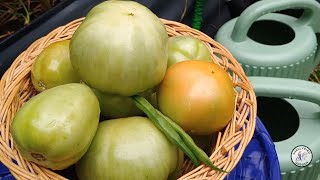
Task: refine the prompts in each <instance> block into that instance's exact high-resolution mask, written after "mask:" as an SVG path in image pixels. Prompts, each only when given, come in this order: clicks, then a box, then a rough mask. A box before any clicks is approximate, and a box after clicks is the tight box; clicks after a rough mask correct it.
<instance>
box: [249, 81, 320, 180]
mask: <svg viewBox="0 0 320 180" xmlns="http://www.w3.org/2000/svg"><path fill="white" fill-rule="evenodd" d="M249 79H250V81H251V83H252V85H253V89H254V91H255V94H256V96H257V97H258V98H261V97H264V98H275V99H278V100H272V101H271V100H269V101H268V103H266V102H267V101H266V100H264V102H265V103H264V104H260V105H261V106H260V107H259V108H258V111H259V110H261V111H265V113H266V114H265V117H261V116H260V118H261V119H262V120H263V121H264V123H266V128H267V129H268V131H269V133H270V135H271V137H272V139H273V141H274V144H275V148H276V152H277V156H278V159H279V162H280V168H281V173H282V180H317V177H318V176H320V106H319V105H320V84H317V83H314V82H310V81H305V80H300V79H288V78H277V77H261V76H251V77H249ZM279 100H281V101H283V102H282V103H280V102H279ZM280 104H281V105H280ZM258 105H259V104H258ZM264 118H265V119H264ZM267 121H269V122H267Z"/></svg>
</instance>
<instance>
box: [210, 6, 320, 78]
mask: <svg viewBox="0 0 320 180" xmlns="http://www.w3.org/2000/svg"><path fill="white" fill-rule="evenodd" d="M288 9H303V14H302V15H301V16H300V17H299V18H296V17H293V16H289V15H285V14H283V13H276V12H278V11H282V10H288ZM319 32H320V3H318V2H317V1H315V0H261V1H258V2H256V3H254V4H252V5H251V6H249V7H248V8H247V9H245V10H244V11H243V12H242V13H241V15H240V16H239V17H237V18H234V19H232V20H230V21H228V22H227V23H225V24H224V25H223V26H222V27H221V28H220V29H219V30H218V32H217V34H216V37H215V39H216V41H217V42H219V43H220V44H222V45H223V46H224V47H226V49H228V50H229V51H230V52H231V54H233V56H234V57H235V58H236V59H237V60H238V61H239V63H240V64H241V66H242V68H243V69H244V71H245V73H246V74H247V75H248V76H269V77H285V78H297V79H305V80H306V79H308V77H309V75H310V73H311V72H312V70H313V69H314V68H315V67H316V66H317V64H318V63H319V61H320V56H319V50H318V42H319V40H320V35H319Z"/></svg>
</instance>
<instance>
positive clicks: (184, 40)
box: [168, 35, 212, 67]
mask: <svg viewBox="0 0 320 180" xmlns="http://www.w3.org/2000/svg"><path fill="white" fill-rule="evenodd" d="M168 47H169V48H168V53H169V56H168V67H170V66H172V65H173V64H175V63H177V62H181V61H185V60H190V59H192V60H202V61H212V58H211V55H210V51H209V49H208V48H207V46H205V45H204V43H203V42H202V41H201V40H200V39H197V38H196V37H193V36H189V35H181V36H173V37H170V38H169V41H168Z"/></svg>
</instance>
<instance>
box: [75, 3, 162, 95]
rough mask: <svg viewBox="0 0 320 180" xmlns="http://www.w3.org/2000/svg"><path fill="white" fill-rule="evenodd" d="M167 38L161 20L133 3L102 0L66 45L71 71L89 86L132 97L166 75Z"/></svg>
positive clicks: (105, 91)
mask: <svg viewBox="0 0 320 180" xmlns="http://www.w3.org/2000/svg"><path fill="white" fill-rule="evenodd" d="M167 51H168V34H167V31H166V29H165V26H164V24H163V23H162V22H161V21H160V19H159V18H158V17H157V16H156V15H155V14H154V13H152V11H150V10H149V9H148V8H146V7H145V6H143V5H141V4H139V3H137V2H134V1H105V2H102V3H100V4H98V5H96V6H95V7H94V8H92V9H91V10H90V12H89V13H88V14H87V16H86V18H85V20H84V21H83V22H82V23H81V25H80V26H79V27H78V28H77V30H76V31H75V33H74V34H73V36H72V39H71V43H70V59H71V63H72V66H73V67H74V69H75V71H76V72H77V73H78V74H79V76H80V77H81V79H82V80H83V81H84V82H85V83H86V84H88V85H89V86H90V87H92V88H95V89H97V90H99V91H101V92H104V93H109V94H119V95H122V96H132V95H135V94H138V93H141V92H144V91H146V90H148V89H150V88H152V87H154V86H156V85H157V84H159V83H160V82H161V80H162V78H163V77H164V74H165V72H166V68H167V61H168V52H167Z"/></svg>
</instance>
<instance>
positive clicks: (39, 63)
mask: <svg viewBox="0 0 320 180" xmlns="http://www.w3.org/2000/svg"><path fill="white" fill-rule="evenodd" d="M69 43H70V41H69V40H62V41H58V42H55V43H53V44H50V45H49V46H47V47H46V48H45V49H44V50H43V51H42V52H41V53H40V54H39V56H38V57H37V59H36V60H35V62H34V63H33V64H32V69H31V80H32V84H33V86H34V87H35V89H36V90H38V91H40V92H41V91H44V90H46V89H50V88H52V87H55V86H58V85H62V84H67V83H77V82H80V79H79V77H78V75H77V74H76V73H75V71H74V70H73V68H72V65H71V62H70V58H69Z"/></svg>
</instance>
